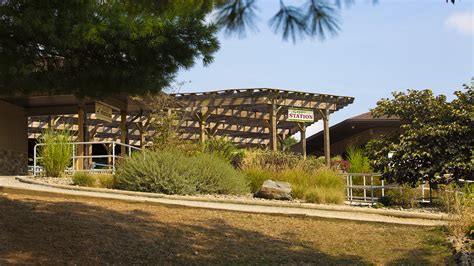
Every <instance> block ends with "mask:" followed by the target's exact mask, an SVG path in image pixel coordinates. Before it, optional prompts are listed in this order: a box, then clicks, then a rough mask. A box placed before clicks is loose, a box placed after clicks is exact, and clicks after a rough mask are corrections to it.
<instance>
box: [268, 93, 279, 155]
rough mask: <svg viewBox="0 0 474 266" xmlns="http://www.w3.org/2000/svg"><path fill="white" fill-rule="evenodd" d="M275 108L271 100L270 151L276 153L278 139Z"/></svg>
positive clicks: (273, 101)
mask: <svg viewBox="0 0 474 266" xmlns="http://www.w3.org/2000/svg"><path fill="white" fill-rule="evenodd" d="M277 111H278V110H277V108H276V104H275V100H272V104H270V106H269V113H270V121H269V124H270V149H271V150H272V151H276V150H277V149H278V139H277Z"/></svg>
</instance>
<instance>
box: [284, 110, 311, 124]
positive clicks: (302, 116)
mask: <svg viewBox="0 0 474 266" xmlns="http://www.w3.org/2000/svg"><path fill="white" fill-rule="evenodd" d="M286 120H287V121H294V122H314V110H313V109H303V108H288V118H287V119H286Z"/></svg>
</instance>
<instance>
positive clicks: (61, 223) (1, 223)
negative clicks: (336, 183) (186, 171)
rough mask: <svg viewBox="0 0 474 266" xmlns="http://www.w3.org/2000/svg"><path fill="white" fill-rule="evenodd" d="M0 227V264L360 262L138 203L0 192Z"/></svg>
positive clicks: (218, 220)
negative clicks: (111, 205) (122, 206)
mask: <svg viewBox="0 0 474 266" xmlns="http://www.w3.org/2000/svg"><path fill="white" fill-rule="evenodd" d="M84 201H87V200H84ZM179 211H180V208H176V212H179ZM0 232H1V233H0V264H8V263H20V264H31V263H35V264H37V263H47V264H65V263H67V264H103V263H113V264H156V263H175V264H229V263H230V264H235V263H242V264H243V263H245V264H269V263H270V264H272V263H273V264H277V263H290V264H292V263H295V264H302V263H304V264H310V263H311V264H313V263H318V264H364V262H363V260H362V258H360V257H357V256H330V255H328V254H325V253H323V252H321V251H319V250H318V249H315V248H314V247H311V246H309V245H307V244H305V243H301V242H298V243H292V242H291V241H286V240H281V239H278V238H274V237H271V236H268V235H264V234H261V233H259V232H256V231H250V230H243V229H240V228H235V227H233V226H231V225H229V224H227V223H226V222H225V221H224V220H222V219H212V220H208V221H207V222H206V223H205V224H204V225H189V224H184V223H173V222H170V223H163V222H160V221H157V219H154V218H153V217H151V214H150V213H148V212H145V211H141V210H133V211H128V212H119V211H114V210H111V209H108V208H103V207H101V206H97V205H91V204H87V203H80V202H74V201H68V202H47V201H42V200H37V199H35V200H32V199H24V200H10V199H7V198H5V197H2V196H0Z"/></svg>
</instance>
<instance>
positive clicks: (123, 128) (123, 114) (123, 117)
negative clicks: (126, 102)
mask: <svg viewBox="0 0 474 266" xmlns="http://www.w3.org/2000/svg"><path fill="white" fill-rule="evenodd" d="M127 134H128V132H127V111H126V110H120V143H121V144H127V143H126V141H127ZM120 155H121V156H122V157H125V156H126V155H127V148H126V147H125V146H124V145H120Z"/></svg>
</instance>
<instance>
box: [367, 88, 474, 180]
mask: <svg viewBox="0 0 474 266" xmlns="http://www.w3.org/2000/svg"><path fill="white" fill-rule="evenodd" d="M454 94H455V96H456V98H455V99H454V100H453V101H452V102H448V101H447V100H446V97H445V96H444V95H439V96H434V95H433V92H432V91H431V90H422V91H417V90H408V91H407V92H406V93H403V92H394V93H393V97H394V98H393V99H382V100H380V101H379V102H378V103H377V107H376V108H374V109H373V110H372V114H373V115H374V116H375V117H380V116H384V115H385V116H389V117H390V116H395V117H398V118H400V120H401V122H402V125H401V127H400V132H395V133H394V134H392V135H390V136H385V137H383V138H381V139H379V140H373V141H371V142H369V144H368V145H367V149H368V151H369V155H370V159H371V161H372V164H373V168H374V170H375V171H380V172H382V173H383V174H382V175H383V177H384V178H385V179H387V180H389V181H395V182H398V183H400V184H405V183H407V184H409V185H412V186H415V185H416V184H418V183H419V181H422V180H426V179H428V181H429V182H430V185H436V184H438V183H448V182H451V181H453V180H458V179H460V178H466V179H472V178H473V161H472V159H473V144H474V123H473V117H474V109H473V108H474V107H473V106H474V92H473V88H472V87H469V86H467V85H465V87H464V90H463V91H456V92H455V93H454ZM430 187H431V186H430Z"/></svg>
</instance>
